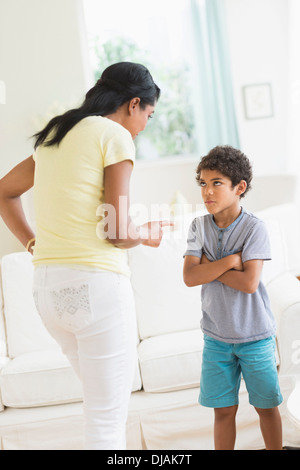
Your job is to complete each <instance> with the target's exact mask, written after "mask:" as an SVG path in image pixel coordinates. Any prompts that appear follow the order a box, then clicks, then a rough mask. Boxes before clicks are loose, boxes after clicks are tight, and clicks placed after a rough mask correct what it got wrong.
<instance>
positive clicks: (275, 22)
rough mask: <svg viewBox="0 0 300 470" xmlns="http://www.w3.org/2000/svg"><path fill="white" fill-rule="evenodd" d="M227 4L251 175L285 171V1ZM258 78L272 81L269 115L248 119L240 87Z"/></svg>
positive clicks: (242, 136)
mask: <svg viewBox="0 0 300 470" xmlns="http://www.w3.org/2000/svg"><path fill="white" fill-rule="evenodd" d="M296 1H298V0H296ZM226 7H227V22H228V34H229V41H230V51H231V65H232V75H233V85H234V94H235V101H236V110H237V117H238V127H239V133H240V140H241V148H242V150H243V151H244V152H245V153H246V155H247V156H248V157H249V158H250V160H252V162H253V164H254V171H255V173H256V174H258V175H263V174H264V175H266V174H269V173H271V174H273V173H275V174H276V173H277V174H278V173H281V172H285V171H287V168H288V154H287V152H288V146H287V133H288V128H287V120H288V94H289V90H288V85H289V76H288V70H289V54H288V50H289V49H288V45H289V36H288V33H289V28H288V26H289V23H288V20H289V0H226ZM298 23H299V17H298ZM259 83H270V84H271V87H272V94H273V104H274V116H273V117H271V118H265V119H256V120H247V119H246V118H245V113H244V103H243V95H242V87H243V86H245V85H251V84H259Z"/></svg>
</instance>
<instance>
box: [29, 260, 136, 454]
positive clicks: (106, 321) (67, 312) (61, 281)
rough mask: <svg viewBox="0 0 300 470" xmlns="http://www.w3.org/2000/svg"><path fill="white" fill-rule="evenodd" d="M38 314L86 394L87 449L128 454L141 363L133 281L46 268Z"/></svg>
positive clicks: (37, 293) (39, 279)
mask: <svg viewBox="0 0 300 470" xmlns="http://www.w3.org/2000/svg"><path fill="white" fill-rule="evenodd" d="M33 294H34V299H35V302H36V306H37V309H38V312H39V314H40V316H41V318H42V320H43V322H44V324H45V326H46V328H47V329H48V331H49V332H50V334H51V335H52V336H53V337H54V338H55V339H56V341H57V342H58V343H59V344H60V346H61V348H62V351H63V352H64V353H65V354H66V356H67V357H68V359H69V361H70V363H71V365H72V366H73V368H74V370H75V372H76V373H77V375H78V376H79V378H80V380H81V383H82V388H83V409H84V421H85V449H87V450H96V449H126V434H125V430H126V420H127V413H128V403H129V399H130V393H131V387H132V383H133V377H134V370H135V360H136V344H137V332H136V316H135V308H134V299H133V294H132V288H131V283H130V280H129V279H128V278H127V277H125V276H123V275H121V274H117V273H113V272H109V271H100V272H98V271H97V272H90V271H84V270H79V269H71V268H68V267H64V266H41V267H37V268H35V272H34V288H33Z"/></svg>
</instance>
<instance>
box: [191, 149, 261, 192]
mask: <svg viewBox="0 0 300 470" xmlns="http://www.w3.org/2000/svg"><path fill="white" fill-rule="evenodd" d="M202 170H217V171H219V172H220V173H222V174H223V175H224V176H227V178H229V179H230V180H231V183H232V186H233V187H234V186H236V185H237V184H238V183H239V182H240V181H241V180H245V181H246V183H247V188H246V191H245V192H244V193H243V194H241V196H240V197H244V196H245V194H246V192H247V191H249V189H251V181H252V167H251V163H250V161H249V159H248V158H247V157H246V155H244V154H243V153H242V152H241V151H240V150H237V149H235V148H233V147H231V146H230V145H224V146H217V147H214V148H213V149H212V150H210V152H209V153H208V154H207V155H206V156H205V157H203V158H202V159H201V161H200V163H199V165H198V166H197V169H196V180H197V182H198V184H199V180H200V174H201V171H202Z"/></svg>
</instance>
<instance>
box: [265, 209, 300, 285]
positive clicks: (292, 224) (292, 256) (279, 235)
mask: <svg viewBox="0 0 300 470" xmlns="http://www.w3.org/2000/svg"><path fill="white" fill-rule="evenodd" d="M256 215H257V217H259V218H260V219H262V220H264V221H265V223H266V224H267V228H268V230H269V235H270V242H271V250H272V259H273V261H275V263H276V266H275V263H270V266H269V269H270V270H271V269H273V268H274V267H275V271H276V273H277V274H278V272H279V266H280V264H281V267H282V268H284V269H285V270H286V269H288V270H289V271H291V272H292V273H293V274H295V275H300V254H299V248H298V241H299V237H300V216H299V208H298V207H297V205H296V204H294V203H290V204H281V205H279V206H273V207H269V208H268V209H264V210H262V211H259V212H257V213H256ZM275 224H277V226H275ZM272 265H273V266H272ZM271 266H272V268H271ZM272 279H274V276H273V277H272Z"/></svg>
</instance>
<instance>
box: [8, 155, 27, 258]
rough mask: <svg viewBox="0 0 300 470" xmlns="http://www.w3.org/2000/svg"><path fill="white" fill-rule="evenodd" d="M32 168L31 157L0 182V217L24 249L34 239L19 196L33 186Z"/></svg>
mask: <svg viewBox="0 0 300 470" xmlns="http://www.w3.org/2000/svg"><path fill="white" fill-rule="evenodd" d="M34 167H35V163H34V160H33V158H32V156H31V157H29V158H27V159H26V160H24V161H22V162H21V163H19V165H17V166H16V167H15V168H13V169H12V170H11V171H10V172H9V173H8V174H7V175H6V176H4V177H3V178H2V179H1V180H0V215H1V217H2V219H3V220H4V222H5V224H6V225H7V227H8V228H9V230H10V231H11V232H12V233H13V234H14V235H15V236H16V237H17V238H18V240H19V241H20V242H21V243H22V244H23V245H24V246H25V247H26V245H27V243H28V241H29V240H31V239H33V238H34V233H33V231H32V229H31V228H30V226H29V224H28V222H27V220H26V217H25V214H24V211H23V207H22V202H21V197H20V196H21V195H22V194H23V193H25V192H26V191H28V190H29V189H30V188H31V187H32V186H33V181H34ZM32 245H33V244H32ZM32 245H31V252H32Z"/></svg>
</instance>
